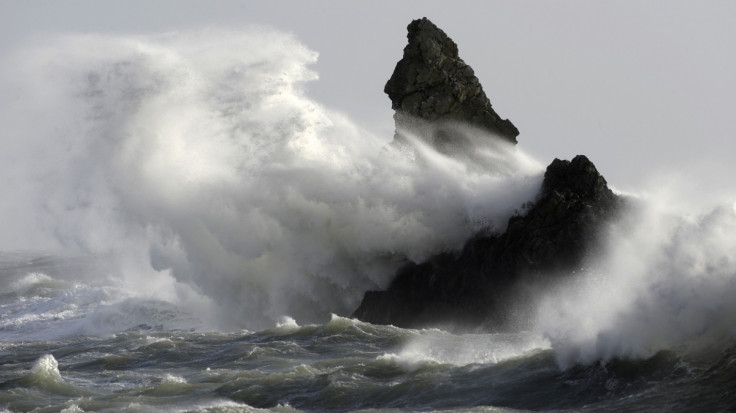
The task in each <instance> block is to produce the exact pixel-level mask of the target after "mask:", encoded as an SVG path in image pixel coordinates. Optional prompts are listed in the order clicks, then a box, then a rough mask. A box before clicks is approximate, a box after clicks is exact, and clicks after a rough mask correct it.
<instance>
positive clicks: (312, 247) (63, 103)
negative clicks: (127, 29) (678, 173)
mask: <svg viewBox="0 0 736 413" xmlns="http://www.w3.org/2000/svg"><path fill="white" fill-rule="evenodd" d="M316 59H317V53H315V52H313V51H311V50H309V49H308V48H307V47H305V46H304V45H302V44H301V43H299V42H298V41H297V40H296V39H295V38H293V37H292V36H290V35H287V34H284V33H280V32H277V31H274V30H270V29H264V28H257V29H255V28H254V29H251V30H247V31H244V32H226V31H202V32H194V33H169V34H163V35H158V36H146V37H144V36H122V35H121V36H103V35H59V36H55V37H49V38H41V39H35V40H33V41H31V42H29V44H28V45H27V46H26V47H25V48H24V49H23V50H17V51H16V52H15V53H14V54H12V55H10V56H9V59H8V60H7V62H8V64H6V65H4V66H5V67H4V69H3V70H4V72H3V77H2V78H3V80H4V81H5V82H4V83H3V84H2V91H3V93H2V95H3V96H5V97H6V98H5V99H4V101H3V102H2V107H3V108H4V109H5V110H3V111H2V112H3V115H0V116H2V123H3V125H4V129H5V131H6V133H5V134H4V135H3V138H2V140H3V146H4V148H6V149H5V150H4V151H3V153H2V154H0V163H1V164H2V169H3V172H4V174H6V175H7V176H10V177H12V179H11V181H12V184H10V186H9V187H8V188H7V189H6V193H5V194H4V197H3V201H2V203H0V214H2V216H4V217H8V218H9V221H10V224H9V225H8V227H6V228H5V229H4V231H3V233H2V234H0V248H2V249H4V250H18V249H28V250H39V249H42V250H48V251H53V252H55V253H58V252H61V253H65V254H69V253H71V254H89V255H92V256H95V257H105V260H107V262H108V263H109V266H108V267H107V268H105V269H104V270H103V273H101V274H99V277H108V276H110V277H113V278H121V279H124V280H126V282H127V284H128V288H130V289H133V290H136V289H137V291H138V293H139V294H140V295H141V296H145V297H150V298H157V299H164V300H168V301H172V302H177V303H183V304H185V305H186V306H187V307H188V309H189V310H191V311H193V312H195V313H198V314H199V315H200V316H201V317H203V318H207V319H208V320H210V321H211V320H215V321H216V323H214V322H213V323H214V324H211V325H213V326H216V327H220V328H231V327H233V326H235V327H248V328H263V327H266V326H270V325H273V323H274V321H275V320H278V319H280V317H282V316H284V315H287V316H292V317H295V318H296V319H297V320H298V321H299V322H314V321H319V320H325V319H326V317H327V315H328V314H330V313H331V312H336V313H340V314H346V313H349V312H350V311H351V310H352V309H353V308H355V307H356V306H357V304H358V302H359V300H360V298H361V296H362V294H363V292H364V291H365V290H368V289H375V288H380V287H383V286H385V285H386V284H387V282H388V280H389V278H390V276H391V274H392V273H393V272H394V271H395V269H396V268H397V266H398V265H400V264H402V263H403V262H406V260H415V261H416V260H421V259H423V258H425V257H428V256H429V255H430V254H433V253H436V252H438V251H447V250H454V249H457V248H459V247H460V246H461V245H462V243H463V241H464V240H466V239H467V238H468V237H469V236H470V235H471V234H472V233H474V232H476V231H477V230H479V229H481V228H483V229H490V230H503V228H504V227H505V225H506V221H507V219H508V217H509V216H510V215H511V214H513V213H514V211H515V210H516V209H517V208H519V206H520V205H522V204H523V203H524V202H525V201H528V200H530V199H532V198H533V196H534V195H535V193H536V191H537V189H538V187H539V184H540V182H541V171H542V168H541V165H539V164H538V163H537V162H536V161H534V160H532V159H530V158H528V157H527V156H525V155H524V154H523V153H522V152H521V151H520V150H517V149H515V148H513V147H505V146H504V145H503V144H499V145H498V146H496V149H495V150H494V151H487V152H486V153H485V154H480V155H479V156H480V157H481V158H482V157H483V156H486V157H488V158H489V159H492V158H496V160H495V161H494V162H489V165H496V166H502V167H499V168H493V169H487V170H483V169H478V168H477V167H476V166H473V167H470V166H469V165H468V164H467V163H465V162H463V161H462V160H456V159H452V158H450V157H448V156H445V155H442V154H440V153H436V152H433V150H432V149H431V148H427V147H423V146H421V145H419V144H417V148H418V149H417V150H418V153H420V155H421V156H420V158H421V159H417V158H416V157H415V156H413V155H411V156H410V155H409V154H408V153H407V152H406V151H402V150H398V149H395V148H393V147H392V146H391V145H387V143H388V139H387V137H380V138H379V137H377V136H374V135H372V134H371V133H370V132H368V131H365V130H362V129H360V128H359V127H357V126H356V125H355V124H353V123H352V122H351V121H350V120H349V119H347V118H346V117H344V116H343V115H341V114H339V113H338V112H335V111H332V110H329V109H327V108H325V107H323V106H321V105H319V104H318V103H316V102H314V101H313V100H311V99H310V98H309V97H308V96H305V94H304V91H303V89H302V86H303V84H304V82H307V81H312V80H315V79H316V78H317V75H316V74H315V73H314V72H313V71H311V70H310V69H309V65H310V64H312V63H313V62H315V60H316ZM457 128H458V131H459V132H458V133H466V134H469V135H475V134H478V133H480V132H478V131H473V130H469V129H463V128H462V127H461V126H458V127H457ZM485 139H486V140H488V139H493V138H489V137H485ZM498 151H504V152H505V155H506V156H503V157H502V158H501V159H500V160H499V159H497V158H498V153H499V152H498ZM477 160H478V159H475V160H474V161H477Z"/></svg>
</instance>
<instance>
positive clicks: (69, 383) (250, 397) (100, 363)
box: [0, 256, 736, 412]
mask: <svg viewBox="0 0 736 413" xmlns="http://www.w3.org/2000/svg"><path fill="white" fill-rule="evenodd" d="M16 258H17V257H16ZM16 258H14V259H15V260H16V261H17V259H16ZM10 261H13V260H9V259H8V257H7V256H6V257H5V268H3V273H2V274H3V277H4V278H3V284H4V285H5V286H6V289H5V291H4V293H3V294H2V296H0V300H1V301H0V303H1V306H0V317H1V318H0V320H1V321H2V324H0V338H1V339H2V341H0V389H1V391H0V408H2V409H3V410H4V411H12V412H26V411H36V412H59V411H63V412H82V411H85V412H90V411H96V412H105V411H107V412H116V411H131V412H149V411H151V412H153V411H172V412H188V411H192V412H255V411H276V412H292V411H304V412H345V411H388V412H394V411H396V412H399V411H400V412H408V411H452V412H516V411H590V412H597V411H610V412H614V411H616V412H618V411H642V412H650V411H658V412H673V411H674V412H677V411H680V412H691V411H708V412H717V411H731V410H733V409H734V408H735V407H736V392H734V389H736V345H735V344H734V342H733V341H732V340H731V341H729V339H724V340H721V341H718V342H713V343H710V344H706V345H703V344H702V343H701V344H700V345H698V346H697V347H695V346H686V345H681V346H680V347H679V348H674V349H670V350H667V351H660V352H658V353H656V354H654V355H653V356H651V357H649V358H642V359H630V360H622V359H612V360H609V361H607V362H605V363H603V362H594V363H588V364H573V365H570V366H566V368H562V367H560V364H559V362H558V359H557V357H556V353H555V351H554V350H553V349H552V348H551V347H550V343H549V342H548V340H547V339H545V338H544V337H542V336H540V335H537V334H534V333H529V332H518V333H511V334H489V333H486V334H451V333H449V332H445V331H442V330H438V329H430V330H409V329H401V328H396V327H392V326H377V325H371V324H367V323H362V322H359V321H356V320H351V319H348V318H343V317H339V316H332V318H331V320H330V321H328V322H326V323H324V324H318V325H306V326H298V325H297V324H296V323H295V322H294V321H293V320H291V319H289V318H285V319H284V320H283V322H281V323H280V324H279V325H278V326H275V327H274V328H271V329H266V330H262V331H256V332H251V331H238V332H229V333H225V332H212V331H210V332H204V331H198V330H197V329H196V328H195V327H191V328H190V329H186V330H185V329H181V328H179V327H177V326H181V325H182V324H184V323H186V322H191V318H190V316H189V315H187V314H186V313H185V312H184V311H182V310H181V309H177V308H176V307H174V306H172V305H170V304H167V303H165V302H159V301H155V300H142V299H140V300H134V299H125V300H122V301H117V302H116V301H115V300H114V299H113V297H114V296H115V295H116V294H119V293H120V292H119V291H116V290H115V289H113V288H111V287H110V286H109V285H107V286H94V285H90V284H81V283H71V282H69V281H64V280H60V279H55V278H53V277H51V276H48V275H44V274H41V273H38V272H31V273H28V272H27V271H26V270H27V269H28V268H29V266H30V267H33V268H35V269H42V268H44V267H45V266H46V265H48V259H44V260H31V261H28V262H27V263H26V264H23V265H15V266H12V265H9V264H8V263H9V262H10ZM52 261H53V260H52ZM24 262H25V261H24ZM16 264H17V263H16ZM62 267H63V268H67V270H68V269H69V268H71V267H69V266H68V265H67V266H66V267H64V266H62ZM126 316H127V317H126ZM101 317H102V318H101ZM146 318H147V319H148V321H149V323H142V324H137V325H132V326H129V324H130V323H138V322H140V321H141V320H143V319H146ZM126 323H127V324H126ZM104 325H106V327H107V329H106V330H105V329H102V327H103V326H104ZM92 327H95V328H98V331H101V332H99V333H97V334H90V333H89V332H90V331H91V328H92ZM200 327H201V326H200ZM99 329H102V330H99ZM115 329H117V330H118V331H114V330H115ZM85 331H86V332H87V333H86V334H85V333H84V332H85Z"/></svg>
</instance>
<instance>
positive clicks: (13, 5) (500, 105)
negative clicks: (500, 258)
mask: <svg viewBox="0 0 736 413" xmlns="http://www.w3.org/2000/svg"><path fill="white" fill-rule="evenodd" d="M423 16H426V17H428V18H429V19H431V20H432V21H433V22H435V23H436V24H437V25H438V26H439V27H441V28H442V29H443V30H444V31H445V32H446V33H447V34H448V35H449V36H450V37H451V38H452V39H453V40H455V42H456V43H457V44H458V46H459V49H460V56H461V57H462V58H463V59H464V60H465V62H466V63H468V64H470V65H471V66H472V67H473V68H474V69H475V72H476V74H477V75H478V77H479V79H480V81H481V83H482V84H483V87H484V89H485V91H486V93H487V95H488V96H489V98H490V99H491V102H492V104H493V106H494V108H495V109H496V111H497V112H498V113H499V114H500V115H501V116H503V117H507V118H509V119H510V120H511V121H512V122H514V124H515V125H516V126H517V127H518V128H519V130H520V131H521V135H520V136H519V137H518V140H519V145H520V147H521V148H522V149H523V150H525V151H527V152H529V153H531V154H533V155H534V156H536V157H537V158H539V159H540V161H541V162H542V163H545V164H546V163H548V162H549V161H551V160H552V159H553V158H555V157H560V158H570V157H572V156H574V155H575V154H578V153H583V154H586V155H588V156H589V158H590V159H591V160H593V162H594V163H596V165H597V166H598V168H599V170H600V171H601V172H602V173H603V174H604V175H605V176H606V178H607V179H608V181H609V182H610V183H612V184H614V185H615V186H617V187H619V188H621V189H627V190H639V189H643V188H645V187H646V185H649V184H650V183H651V180H652V179H653V178H652V177H655V178H656V177H661V176H668V177H670V178H672V177H675V176H676V175H677V176H679V177H680V178H687V180H688V182H689V184H688V185H687V186H686V188H684V190H688V191H692V194H693V196H699V191H700V190H702V189H703V188H704V187H707V188H709V189H713V190H716V191H717V192H718V193H721V194H730V195H732V196H734V197H736V183H735V182H734V178H735V177H736V141H735V139H734V138H736V122H734V109H736V105H735V104H734V97H736V80H734V74H735V73H736V45H734V43H735V41H736V24H734V22H736V2H735V1H730V0H723V1H698V2H695V1H669V0H668V1H619V0H617V1H554V2H552V1H545V2H542V1H519V0H509V1H475V2H471V1H453V2H450V1H447V0H444V1H427V0H423V1H402V2H399V1H370V2H367V1H366V2H361V3H357V2H348V1H309V2H307V1H268V2H265V1H263V2H255V1H218V2H209V1H194V0H185V1H173V0H172V1H79V0H78V1H65V2H60V1H58V2H57V1H53V2H52V1H33V2H30V1H14V0H11V1H8V0H5V1H3V2H2V3H0V51H2V52H4V51H8V50H11V49H13V48H16V47H19V45H21V44H22V42H23V39H24V38H27V37H28V36H32V35H34V34H38V33H47V32H124V33H157V32H162V31H172V30H180V31H183V30H190V29H200V28H207V27H225V28H230V29H238V28H239V27H245V26H249V25H254V24H257V25H268V26H271V27H274V28H276V29H279V30H282V31H286V32H291V33H293V34H294V35H295V36H296V37H298V38H299V39H300V40H301V41H302V42H303V43H304V44H306V45H307V46H308V47H310V48H311V49H313V50H315V51H317V52H319V53H320V58H319V61H318V63H317V64H316V65H315V67H314V69H315V70H316V71H318V72H319V74H320V80H319V81H317V82H313V83H312V84H310V85H309V86H308V93H309V95H310V96H311V97H313V98H314V99H315V100H317V101H318V102H320V103H322V104H323V105H325V106H327V107H329V108H331V109H337V110H339V111H342V112H344V113H345V114H347V115H348V116H350V117H351V118H352V119H353V120H354V121H355V122H357V123H358V124H360V125H362V126H364V127H365V128H367V129H369V130H372V131H374V132H375V133H377V134H382V135H385V136H386V137H387V139H390V137H391V135H392V134H393V133H392V132H393V124H392V118H391V115H392V112H391V109H390V102H389V100H388V98H387V97H386V96H385V95H384V94H383V86H384V84H385V82H386V80H388V78H389V76H390V74H391V72H392V70H393V67H394V65H395V63H396V61H397V60H399V59H400V58H401V55H402V49H403V47H404V45H405V43H406V26H407V24H408V23H409V22H410V21H411V20H412V19H415V18H419V17H423Z"/></svg>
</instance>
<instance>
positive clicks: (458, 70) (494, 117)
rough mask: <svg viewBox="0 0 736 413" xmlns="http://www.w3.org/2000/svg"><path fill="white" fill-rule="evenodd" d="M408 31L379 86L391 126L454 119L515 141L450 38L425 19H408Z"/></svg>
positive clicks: (516, 132) (510, 125)
mask: <svg viewBox="0 0 736 413" xmlns="http://www.w3.org/2000/svg"><path fill="white" fill-rule="evenodd" d="M408 31H409V33H408V35H407V38H408V39H409V44H407V45H406V47H405V48H404V57H403V58H402V59H401V60H400V61H399V62H398V63H397V64H396V68H395V69H394V72H393V75H391V79H389V81H388V82H387V83H386V87H385V88H384V92H386V94H388V96H389V98H391V106H392V107H393V109H394V110H396V115H395V116H394V119H395V120H396V126H397V129H398V128H400V127H402V126H405V125H403V124H402V123H406V122H411V121H410V118H421V119H425V120H429V121H436V120H455V121H462V122H467V123H470V124H471V125H473V126H476V127H479V128H483V129H486V130H488V131H490V132H492V133H494V134H497V135H500V136H502V137H504V138H505V139H507V140H509V141H511V142H513V143H516V136H518V135H519V130H518V129H516V127H515V126H514V124H513V123H511V122H510V121H509V120H508V119H501V117H500V116H498V114H497V113H496V112H495V111H494V110H493V108H492V107H491V102H490V100H488V97H486V94H485V93H484V92H483V88H482V87H481V85H480V82H479V81H478V78H477V77H476V76H475V73H474V72H473V69H472V68H471V67H470V66H468V65H467V64H465V62H463V60H462V59H460V57H459V55H458V49H457V45H456V44H455V42H453V41H452V39H450V38H449V37H448V36H447V35H446V34H445V32H443V31H442V30H441V29H439V28H438V27H437V26H435V25H434V24H433V23H432V22H431V21H429V20H428V19H427V18H426V17H425V18H422V19H419V20H414V21H412V22H411V24H409V26H408ZM406 115H408V116H406Z"/></svg>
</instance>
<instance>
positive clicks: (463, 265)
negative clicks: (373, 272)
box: [352, 155, 622, 329]
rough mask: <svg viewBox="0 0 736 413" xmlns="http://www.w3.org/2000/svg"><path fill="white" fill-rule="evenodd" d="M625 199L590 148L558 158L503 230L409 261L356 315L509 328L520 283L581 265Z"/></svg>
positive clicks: (381, 320)
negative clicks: (586, 153) (532, 199)
mask: <svg viewBox="0 0 736 413" xmlns="http://www.w3.org/2000/svg"><path fill="white" fill-rule="evenodd" d="M621 203H622V201H621V200H620V199H619V198H618V197H617V196H616V195H614V194H613V192H611V190H610V189H609V188H608V186H607V184H606V180H605V179H604V178H603V177H602V176H601V175H600V174H599V173H598V171H597V170H596V168H595V166H594V165H593V163H592V162H590V161H589V160H588V158H586V157H585V156H582V155H579V156H576V157H575V158H574V159H573V160H572V161H562V160H559V159H555V160H554V162H552V164H550V165H549V166H548V167H547V170H546V173H545V175H544V182H543V184H542V189H541V192H540V194H539V195H538V197H537V200H536V202H535V203H534V204H533V206H531V207H530V208H529V209H528V211H527V212H526V213H525V214H523V215H517V216H514V217H512V218H511V219H510V220H509V223H508V227H507V229H506V232H505V233H503V234H500V235H492V234H478V235H477V236H476V237H475V238H473V239H472V240H470V241H469V242H467V243H466V244H465V246H464V248H463V249H462V251H461V252H459V253H457V254H450V253H445V254H440V255H437V256H435V257H432V258H431V259H429V260H427V261H426V262H422V263H410V264H408V265H406V266H405V267H404V268H402V269H401V270H400V271H399V272H398V274H397V275H396V277H395V278H394V280H393V281H392V282H391V284H390V286H389V287H388V289H386V290H385V291H369V292H367V293H366V294H365V296H364V297H363V301H362V303H361V304H360V307H358V309H357V310H356V311H355V312H354V313H353V315H352V316H353V317H355V318H358V319H360V320H363V321H368V322H371V323H375V324H393V325H396V326H400V327H423V326H430V325H438V324H442V323H444V322H452V323H457V322H462V323H464V324H466V325H468V326H477V325H479V324H485V325H487V326H491V327H492V328H500V329H502V328H503V327H504V325H505V324H507V322H508V320H509V319H510V318H511V317H512V316H513V315H512V314H510V313H509V311H508V310H509V309H511V308H513V306H510V305H509V302H508V301H509V300H510V299H512V297H511V295H510V294H511V292H512V291H514V288H515V286H517V285H518V284H519V283H522V282H523V283H528V282H536V281H540V280H541V281H542V282H544V281H548V280H545V278H549V277H560V276H562V275H565V274H570V273H572V272H574V270H575V269H577V268H579V266H580V265H581V263H582V261H583V259H584V257H585V256H586V255H587V254H589V253H590V252H592V250H594V249H595V248H597V247H598V245H599V242H598V241H599V234H600V233H601V230H602V229H603V228H604V227H605V225H606V224H607V223H608V222H610V221H611V220H612V219H613V217H614V216H615V215H616V212H617V211H618V210H619V208H620V206H621Z"/></svg>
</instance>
